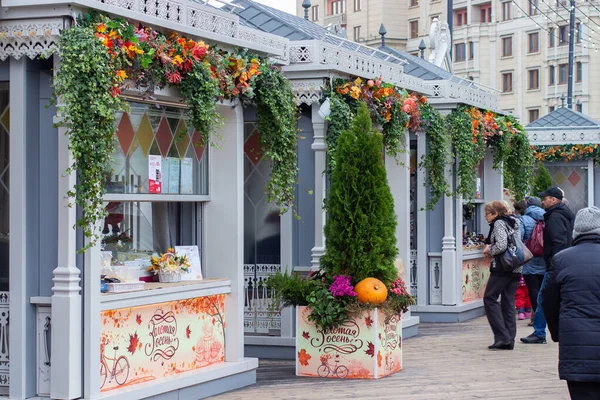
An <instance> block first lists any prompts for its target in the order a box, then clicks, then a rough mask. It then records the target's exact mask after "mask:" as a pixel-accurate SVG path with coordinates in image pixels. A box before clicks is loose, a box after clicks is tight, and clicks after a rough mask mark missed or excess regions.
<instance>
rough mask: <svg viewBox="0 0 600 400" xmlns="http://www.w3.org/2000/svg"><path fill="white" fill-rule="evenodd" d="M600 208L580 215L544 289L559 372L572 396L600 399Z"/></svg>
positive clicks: (584, 398)
mask: <svg viewBox="0 0 600 400" xmlns="http://www.w3.org/2000/svg"><path fill="white" fill-rule="evenodd" d="M598 254H600V209H598V208H597V207H588V208H583V209H581V210H579V212H578V213H577V217H575V227H574V231H573V247H572V248H570V249H566V250H563V251H561V252H560V253H558V254H556V255H555V256H554V258H553V260H552V264H553V266H554V269H553V270H552V271H551V272H550V274H549V276H548V280H547V282H546V286H545V287H544V289H543V290H542V298H543V303H544V314H545V316H546V320H547V322H548V330H549V331H550V335H551V337H552V340H553V341H555V342H558V348H559V352H558V373H559V376H560V379H564V380H566V381H567V386H568V387H569V393H570V394H571V399H573V400H588V399H590V400H591V399H600V257H598Z"/></svg>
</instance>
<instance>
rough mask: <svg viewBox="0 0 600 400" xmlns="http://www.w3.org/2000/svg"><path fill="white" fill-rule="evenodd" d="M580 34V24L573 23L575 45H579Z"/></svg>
mask: <svg viewBox="0 0 600 400" xmlns="http://www.w3.org/2000/svg"><path fill="white" fill-rule="evenodd" d="M582 37H583V36H582V33H581V24H580V23H579V22H577V23H575V38H576V39H577V41H576V42H575V43H581V38H582Z"/></svg>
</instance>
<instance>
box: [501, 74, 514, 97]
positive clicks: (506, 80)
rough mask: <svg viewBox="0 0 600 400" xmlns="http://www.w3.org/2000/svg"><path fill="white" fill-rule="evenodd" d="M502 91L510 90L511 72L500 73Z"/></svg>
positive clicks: (507, 91)
mask: <svg viewBox="0 0 600 400" xmlns="http://www.w3.org/2000/svg"><path fill="white" fill-rule="evenodd" d="M502 92H503V93H509V92H512V72H505V73H503V74H502Z"/></svg>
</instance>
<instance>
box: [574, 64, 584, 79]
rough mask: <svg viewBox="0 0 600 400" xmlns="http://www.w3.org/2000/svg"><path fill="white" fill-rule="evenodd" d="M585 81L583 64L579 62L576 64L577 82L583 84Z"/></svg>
mask: <svg viewBox="0 0 600 400" xmlns="http://www.w3.org/2000/svg"><path fill="white" fill-rule="evenodd" d="M582 80H583V64H582V63H581V61H577V63H576V64H575V82H581V81H582Z"/></svg>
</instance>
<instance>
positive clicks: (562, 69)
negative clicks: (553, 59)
mask: <svg viewBox="0 0 600 400" xmlns="http://www.w3.org/2000/svg"><path fill="white" fill-rule="evenodd" d="M565 83H567V64H560V65H559V66H558V84H559V85H564V84H565Z"/></svg>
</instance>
